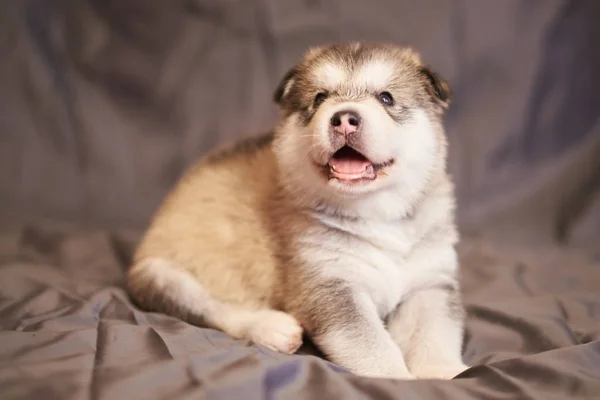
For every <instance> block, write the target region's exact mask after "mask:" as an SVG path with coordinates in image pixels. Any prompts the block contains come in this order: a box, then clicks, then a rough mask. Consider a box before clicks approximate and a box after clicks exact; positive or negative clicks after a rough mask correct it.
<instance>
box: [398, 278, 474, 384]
mask: <svg viewBox="0 0 600 400" xmlns="http://www.w3.org/2000/svg"><path fill="white" fill-rule="evenodd" d="M463 321H464V310H463V308H462V302H461V298H460V292H459V288H458V285H446V286H442V287H437V288H431V289H423V290H421V291H418V292H416V293H415V294H413V295H412V296H410V297H409V298H408V299H406V301H404V302H403V303H402V304H401V305H400V306H399V307H398V308H396V310H395V311H394V312H392V314H391V315H390V316H389V317H388V324H387V327H388V330H389V332H390V334H391V335H392V337H393V338H394V340H395V341H396V343H398V346H400V348H401V349H402V352H403V353H404V356H405V358H406V363H407V364H408V368H409V370H410V371H411V373H412V374H413V375H415V376H416V377H417V378H421V379H427V378H432V379H433V378H439V379H451V378H453V377H455V376H456V375H458V374H459V373H461V372H462V371H464V370H465V369H467V366H466V365H465V364H464V363H463V361H462V357H461V352H462V342H463V323H464V322H463Z"/></svg>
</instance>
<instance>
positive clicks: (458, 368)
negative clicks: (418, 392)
mask: <svg viewBox="0 0 600 400" xmlns="http://www.w3.org/2000/svg"><path fill="white" fill-rule="evenodd" d="M468 368H469V367H468V366H467V365H465V364H453V365H424V366H420V367H419V368H417V369H415V370H413V371H412V373H413V374H414V375H415V376H416V377H417V379H452V378H454V377H456V376H457V375H458V374H460V373H461V372H464V371H465V370H467V369H468Z"/></svg>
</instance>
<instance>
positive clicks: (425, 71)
mask: <svg viewBox="0 0 600 400" xmlns="http://www.w3.org/2000/svg"><path fill="white" fill-rule="evenodd" d="M419 72H420V73H421V75H422V76H423V78H424V80H425V86H426V87H427V92H428V93H429V94H430V95H431V97H432V99H433V100H434V101H435V102H436V103H437V104H439V105H440V106H441V107H442V108H443V109H447V108H448V106H449V105H450V101H451V100H452V90H451V89H450V85H448V82H446V80H445V79H444V78H442V77H441V76H440V75H439V74H437V73H435V72H434V71H432V70H431V68H429V67H428V66H422V67H421V68H420V69H419Z"/></svg>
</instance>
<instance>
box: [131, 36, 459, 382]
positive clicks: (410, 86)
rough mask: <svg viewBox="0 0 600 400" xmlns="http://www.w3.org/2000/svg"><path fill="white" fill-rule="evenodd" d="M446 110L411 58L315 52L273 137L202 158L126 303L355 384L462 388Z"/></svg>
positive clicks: (430, 77) (350, 46) (145, 252)
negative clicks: (338, 119)
mask: <svg viewBox="0 0 600 400" xmlns="http://www.w3.org/2000/svg"><path fill="white" fill-rule="evenodd" d="M390 99H391V101H389V100H390ZM449 99H450V92H449V88H448V85H447V84H446V83H445V82H444V80H443V79H442V78H441V77H439V76H438V75H437V74H435V73H434V72H432V71H431V70H430V69H429V68H428V67H427V66H425V65H423V63H422V62H421V60H420V58H419V56H418V55H417V54H416V53H415V52H414V51H412V50H410V49H407V48H400V47H396V46H393V45H387V44H373V43H358V42H356V43H354V42H353V43H342V44H337V45H333V46H329V47H324V48H316V49H311V50H309V51H308V52H307V53H306V54H305V56H304V58H303V59H302V61H301V62H300V63H299V64H298V65H296V66H295V67H294V68H292V69H291V70H290V71H289V72H288V73H287V74H286V75H285V77H284V79H283V80H282V81H281V84H280V85H279V87H278V88H277V90H276V93H275V101H276V103H277V104H278V105H279V107H280V109H281V118H280V121H279V123H278V124H277V126H276V127H275V129H274V132H273V133H270V134H267V135H263V136H260V137H257V138H251V139H246V140H241V141H238V142H237V143H235V144H234V145H233V146H230V147H228V148H225V149H220V150H216V151H214V152H212V153H210V154H208V155H207V156H205V157H204V158H203V159H202V160H200V161H199V162H198V163H197V164H196V165H195V166H194V167H193V168H191V169H190V171H188V173H187V174H186V175H185V176H184V177H183V178H182V179H181V181H180V182H179V183H178V185H177V186H176V187H175V188H174V190H173V191H172V192H171V193H170V194H169V196H168V197H167V198H166V200H165V202H164V203H163V205H162V206H161V207H160V209H159V210H158V212H157V213H156V215H155V216H154V219H153V221H152V223H151V225H150V227H149V228H148V231H147V232H146V235H145V237H144V239H143V241H142V243H141V244H140V246H139V248H138V250H137V252H136V256H135V261H134V265H133V266H132V268H131V270H130V273H129V279H128V285H129V289H130V293H131V295H132V297H133V298H134V299H135V300H136V301H137V302H138V303H139V304H140V305H141V306H142V307H144V308H145V309H148V310H154V311H160V312H164V313H168V314H171V315H175V316H178V317H180V318H183V319H185V320H187V321H190V322H192V323H195V324H198V325H202V326H206V327H211V328H215V329H219V330H222V331H224V332H226V333H228V334H229V335H231V336H232V337H235V338H244V339H250V340H252V341H254V342H256V343H258V344H261V345H264V346H267V347H269V348H271V349H273V350H276V351H280V352H283V353H293V352H295V351H296V350H297V349H298V348H299V346H300V345H301V344H302V333H303V332H305V333H307V334H308V335H310V337H311V339H312V340H313V341H314V343H315V344H316V345H317V346H318V347H319V348H320V349H321V350H322V351H323V353H324V354H325V355H326V356H327V357H328V358H329V359H330V360H331V361H332V362H335V363H337V364H339V365H341V366H342V367H344V368H346V369H348V370H349V371H351V372H353V373H356V374H360V375H365V376H373V377H387V378H398V379H411V378H443V379H448V378H452V377H454V376H455V375H457V374H458V373H460V372H462V371H463V370H464V369H465V368H466V365H464V364H463V361H462V359H461V348H462V336H463V320H464V312H463V308H462V305H461V296H460V288H459V283H458V272H459V270H458V262H457V256H456V252H455V249H454V246H455V244H456V242H457V240H458V234H457V231H456V228H455V225H454V193H453V191H454V190H453V186H452V183H451V180H450V178H449V176H448V174H447V172H446V151H447V145H446V138H445V133H444V129H443V123H442V119H443V114H444V111H445V109H446V107H447V106H448V103H449ZM338 112H341V113H346V112H353V113H356V115H359V116H360V124H359V125H357V126H355V127H354V128H352V126H350V127H351V128H352V129H355V128H356V132H353V133H352V134H346V133H341V131H340V130H339V129H338V128H337V127H336V126H334V125H335V124H334V123H333V122H332V121H333V120H332V116H333V115H334V114H336V113H338ZM343 147H350V148H352V149H353V151H355V152H356V153H359V154H360V155H362V156H364V157H363V159H364V160H367V161H368V163H369V166H368V167H367V168H368V169H366V170H365V171H368V172H369V173H368V174H367V172H365V176H368V177H367V178H365V179H352V180H347V179H345V178H339V176H340V175H339V174H337V175H336V173H335V165H334V164H332V160H335V159H336V157H337V156H336V154H340V153H336V152H338V150H340V149H341V148H343Z"/></svg>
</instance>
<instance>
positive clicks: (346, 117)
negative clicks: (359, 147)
mask: <svg viewBox="0 0 600 400" xmlns="http://www.w3.org/2000/svg"><path fill="white" fill-rule="evenodd" d="M360 121H361V118H360V115H358V113H356V112H354V111H338V112H336V113H335V114H333V116H332V117H331V125H333V126H336V127H338V126H341V125H342V123H348V124H349V125H351V126H354V127H357V126H358V125H360Z"/></svg>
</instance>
